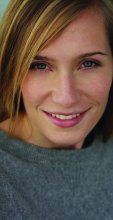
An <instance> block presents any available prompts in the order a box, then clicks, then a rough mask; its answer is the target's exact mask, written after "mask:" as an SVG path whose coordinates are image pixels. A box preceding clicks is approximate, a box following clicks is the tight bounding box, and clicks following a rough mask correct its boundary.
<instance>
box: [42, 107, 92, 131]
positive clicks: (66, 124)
mask: <svg viewBox="0 0 113 220" xmlns="http://www.w3.org/2000/svg"><path fill="white" fill-rule="evenodd" d="M88 110H89V109H88ZM88 110H85V111H82V112H78V113H77V112H76V113H75V112H74V113H63V112H46V111H44V113H45V115H46V116H47V117H48V119H49V120H50V122H51V123H52V124H54V125H56V126H58V127H61V128H70V127H74V126H76V125H77V124H79V123H80V122H81V120H82V119H83V117H84V115H85V114H86V112H87V111H88ZM52 114H58V115H65V116H69V115H73V114H80V116H78V117H76V118H72V119H66V120H61V119H59V118H56V117H53V116H52Z"/></svg>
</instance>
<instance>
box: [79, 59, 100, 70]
mask: <svg viewBox="0 0 113 220" xmlns="http://www.w3.org/2000/svg"><path fill="white" fill-rule="evenodd" d="M96 66H99V64H98V63H97V62H95V61H91V60H86V61H84V62H83V63H82V68H85V69H87V68H93V67H96Z"/></svg>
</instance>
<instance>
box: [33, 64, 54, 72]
mask: <svg viewBox="0 0 113 220" xmlns="http://www.w3.org/2000/svg"><path fill="white" fill-rule="evenodd" d="M30 70H40V71H43V70H44V71H47V70H50V69H49V67H48V65H47V64H46V63H39V62H33V63H32V64H31V66H30Z"/></svg>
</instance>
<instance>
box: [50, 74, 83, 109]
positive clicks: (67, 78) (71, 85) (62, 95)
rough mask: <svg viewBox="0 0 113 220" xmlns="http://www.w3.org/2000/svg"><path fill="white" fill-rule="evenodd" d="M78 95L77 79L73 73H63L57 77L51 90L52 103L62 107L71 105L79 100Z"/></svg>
mask: <svg viewBox="0 0 113 220" xmlns="http://www.w3.org/2000/svg"><path fill="white" fill-rule="evenodd" d="M80 96H81V94H80V91H79V88H78V85H77V80H76V79H75V77H73V75H63V76H62V77H59V79H56V82H55V85H54V88H53V91H52V100H53V102H54V103H57V104H59V105H62V106H64V107H71V106H73V105H75V104H76V103H77V102H79V101H80Z"/></svg>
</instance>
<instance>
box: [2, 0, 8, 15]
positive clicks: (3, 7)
mask: <svg viewBox="0 0 113 220" xmlns="http://www.w3.org/2000/svg"><path fill="white" fill-rule="evenodd" d="M8 2H9V0H0V17H1V16H2V14H3V12H4V10H5V8H6V6H7V4H8Z"/></svg>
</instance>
